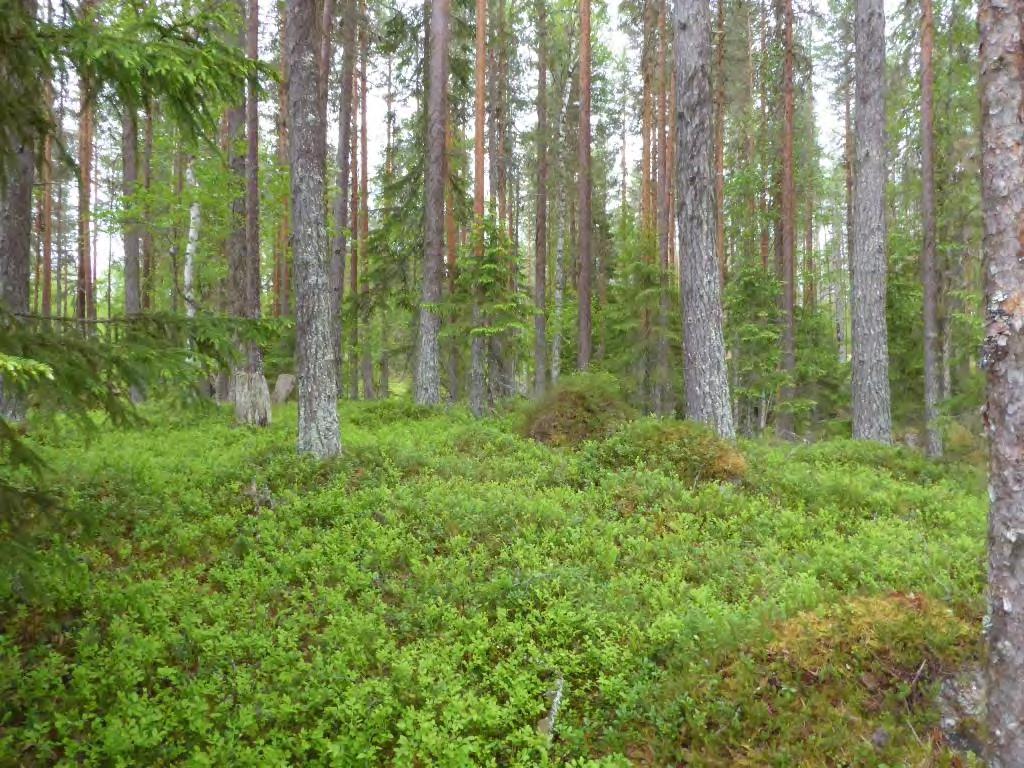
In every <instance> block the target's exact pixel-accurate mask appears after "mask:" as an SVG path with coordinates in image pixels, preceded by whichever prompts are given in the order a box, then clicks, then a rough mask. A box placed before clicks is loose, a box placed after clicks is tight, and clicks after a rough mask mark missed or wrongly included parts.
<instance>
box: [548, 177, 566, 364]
mask: <svg viewBox="0 0 1024 768" xmlns="http://www.w3.org/2000/svg"><path fill="white" fill-rule="evenodd" d="M555 216H556V221H555V227H556V229H557V231H558V235H557V237H556V238H555V312H554V317H553V318H552V325H553V326H554V328H552V331H551V383H552V384H554V383H556V382H557V381H558V377H559V376H560V375H561V373H562V306H563V304H564V303H565V183H562V184H560V185H559V187H558V202H557V210H556V212H555Z"/></svg>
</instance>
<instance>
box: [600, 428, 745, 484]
mask: <svg viewBox="0 0 1024 768" xmlns="http://www.w3.org/2000/svg"><path fill="white" fill-rule="evenodd" d="M590 448H591V451H590V452H591V454H592V455H593V456H594V458H595V460H596V461H597V463H598V464H599V465H601V466H603V467H608V468H610V469H627V468H629V467H641V468H647V469H658V470H661V471H662V472H665V473H666V474H668V475H670V476H672V477H677V478H679V479H680V480H683V481H685V482H688V483H696V482H700V481H714V480H718V481H725V482H733V481H737V480H741V479H742V478H743V477H744V476H745V475H746V473H747V461H746V459H745V458H743V454H742V453H740V451H739V449H738V448H737V447H736V446H735V445H734V444H732V443H730V442H729V441H728V440H723V439H722V438H720V437H719V436H718V435H716V434H715V433H714V432H712V431H711V430H710V429H709V428H708V427H706V426H704V425H702V424H697V423H695V422H692V421H676V420H673V419H655V418H645V419H638V420H636V421H631V422H628V423H626V424H625V425H624V426H623V427H622V428H621V429H619V430H618V431H616V432H615V433H613V434H612V435H611V436H610V437H609V438H608V439H606V440H603V441H601V442H596V443H594V444H593V445H592V446H591V447H590Z"/></svg>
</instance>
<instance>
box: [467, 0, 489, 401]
mask: <svg viewBox="0 0 1024 768" xmlns="http://www.w3.org/2000/svg"><path fill="white" fill-rule="evenodd" d="M486 83H487V0H476V64H475V69H474V86H473V92H474V96H473V255H474V258H475V259H476V261H477V265H476V266H477V270H479V265H480V262H482V260H483V257H484V135H485V129H486V127H485V117H486V114H487V104H486V98H485V88H486ZM481 322H482V318H481V314H480V290H479V286H478V285H474V286H473V307H472V323H473V327H474V329H476V328H479V326H480V324H481ZM484 345H485V339H484V337H483V336H481V335H479V334H477V333H474V334H473V335H472V337H471V338H470V361H469V409H470V411H472V412H473V415H475V416H480V415H482V414H483V412H484V389H485V381H484Z"/></svg>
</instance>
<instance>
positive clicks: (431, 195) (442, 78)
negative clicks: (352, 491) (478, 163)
mask: <svg viewBox="0 0 1024 768" xmlns="http://www.w3.org/2000/svg"><path fill="white" fill-rule="evenodd" d="M449 8H450V0H433V3H432V5H431V9H430V44H429V49H430V50H429V53H430V57H429V71H430V81H429V83H428V84H427V137H426V138H427V167H426V174H425V181H424V185H425V197H426V201H425V209H424V215H425V218H426V232H425V238H424V248H423V278H422V279H423V286H422V293H421V295H420V324H419V338H418V339H417V342H418V349H417V355H416V389H415V399H416V402H417V403H419V404H421V405H436V404H438V403H439V402H440V401H441V384H440V370H439V369H440V361H439V357H440V352H439V348H438V335H439V333H440V330H441V313H440V310H439V309H438V306H437V304H438V302H440V300H441V278H442V273H443V271H444V264H443V260H444V123H445V120H444V105H445V92H446V91H447V87H448V32H449V29H448V27H449Z"/></svg>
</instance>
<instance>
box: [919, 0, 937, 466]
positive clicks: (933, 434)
mask: <svg viewBox="0 0 1024 768" xmlns="http://www.w3.org/2000/svg"><path fill="white" fill-rule="evenodd" d="M934 39H935V27H934V24H933V21H932V0H921V218H922V228H923V230H924V247H923V248H922V250H921V282H922V288H923V299H924V302H923V303H924V420H925V450H926V451H927V452H928V455H929V456H933V457H937V456H941V455H942V432H941V431H940V429H939V423H938V419H939V396H940V389H941V380H940V375H941V371H940V363H939V346H938V345H939V311H938V307H939V277H938V270H937V268H936V264H935V133H934V128H933V124H932V120H933V118H932V114H933V112H932V96H933V91H934V83H935V72H934V68H933V67H932V48H933V44H934Z"/></svg>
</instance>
